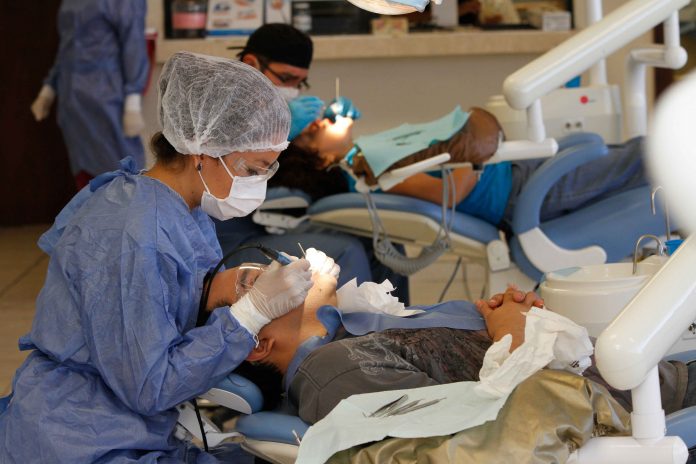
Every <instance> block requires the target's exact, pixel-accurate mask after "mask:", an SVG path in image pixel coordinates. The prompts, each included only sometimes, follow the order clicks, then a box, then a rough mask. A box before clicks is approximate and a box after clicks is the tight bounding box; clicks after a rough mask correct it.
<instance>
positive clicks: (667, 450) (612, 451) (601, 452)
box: [567, 437, 689, 464]
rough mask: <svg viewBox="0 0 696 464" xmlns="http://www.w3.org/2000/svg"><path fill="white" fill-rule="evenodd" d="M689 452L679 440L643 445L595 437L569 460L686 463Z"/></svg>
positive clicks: (574, 463)
mask: <svg viewBox="0 0 696 464" xmlns="http://www.w3.org/2000/svg"><path fill="white" fill-rule="evenodd" d="M688 457H689V451H688V450H687V448H686V445H684V442H683V441H682V440H681V439H680V438H679V437H663V438H662V439H660V440H657V441H654V442H644V443H643V442H641V441H639V440H636V439H635V438H633V437H602V438H593V439H592V440H590V441H589V442H588V443H587V444H586V445H585V446H583V447H582V448H580V449H579V450H578V451H576V452H575V453H574V454H573V455H571V457H570V459H568V461H567V463H568V464H584V463H587V464H590V463H591V464H605V463H606V464H616V463H620V462H630V463H631V464H668V463H669V464H684V463H685V462H686V460H687V459H688Z"/></svg>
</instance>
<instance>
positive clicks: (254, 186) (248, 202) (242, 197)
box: [198, 160, 267, 221]
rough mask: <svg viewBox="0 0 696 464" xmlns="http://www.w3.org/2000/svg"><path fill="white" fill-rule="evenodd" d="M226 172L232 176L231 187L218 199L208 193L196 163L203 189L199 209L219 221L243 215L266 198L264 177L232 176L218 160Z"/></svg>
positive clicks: (208, 190)
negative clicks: (225, 194)
mask: <svg viewBox="0 0 696 464" xmlns="http://www.w3.org/2000/svg"><path fill="white" fill-rule="evenodd" d="M220 162H221V163H222V166H223V167H224V168H225V171H227V174H229V176H230V177H231V178H232V187H230V193H229V195H227V197H226V198H223V199H220V198H217V197H215V196H213V195H212V194H211V193H210V189H209V188H208V184H206V183H205V180H203V175H202V174H201V165H200V164H199V165H198V175H199V176H200V178H201V181H202V182H203V186H204V187H205V191H204V192H203V196H202V197H201V209H202V210H203V211H204V212H205V213H206V214H208V215H209V216H212V217H214V218H215V219H218V220H220V221H224V220H227V219H232V218H236V217H244V216H247V215H248V214H249V213H251V212H252V211H254V210H255V209H256V208H258V207H259V206H261V203H263V201H264V200H265V199H266V183H267V180H266V179H261V178H260V177H259V176H249V177H239V176H233V175H232V173H231V172H230V170H229V169H228V168H227V165H226V164H225V162H224V161H222V160H220Z"/></svg>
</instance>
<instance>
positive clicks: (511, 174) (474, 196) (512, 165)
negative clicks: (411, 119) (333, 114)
mask: <svg viewBox="0 0 696 464" xmlns="http://www.w3.org/2000/svg"><path fill="white" fill-rule="evenodd" d="M500 134H501V128H500V125H499V123H498V121H497V120H496V119H495V117H494V116H493V115H492V114H490V113H488V112H486V111H485V110H482V109H480V108H473V109H471V110H470V112H469V117H468V120H466V122H465V124H464V125H463V126H462V127H461V128H459V130H457V131H456V132H455V133H454V135H452V136H451V137H450V138H448V139H446V140H442V141H439V142H436V143H434V144H432V145H431V146H430V147H428V148H427V149H425V150H420V151H418V152H416V153H414V154H412V155H410V156H408V157H406V158H404V159H402V160H401V161H399V162H397V163H395V164H394V165H393V166H391V167H390V168H394V167H401V166H403V165H407V164H410V163H412V162H414V161H418V160H421V159H424V158H427V157H431V156H434V155H437V154H439V153H443V152H447V153H450V154H451V155H452V162H471V163H474V164H478V163H483V162H484V161H486V160H487V159H488V158H490V156H492V155H493V154H494V153H495V151H496V150H497V148H498V142H499V140H500ZM642 145H643V144H642V138H635V139H632V140H629V141H628V142H626V143H624V144H621V145H615V146H610V153H609V154H608V155H607V156H605V157H602V158H600V159H598V160H595V161H593V162H591V163H587V164H584V165H582V166H580V167H579V168H577V169H576V170H575V171H574V172H572V173H570V174H567V175H566V176H564V177H563V178H561V179H560V180H559V181H558V182H557V183H556V185H555V186H554V187H553V188H552V189H551V191H550V192H549V194H548V195H547V197H546V200H545V201H544V204H543V205H542V210H541V221H542V222H543V221H547V220H550V219H553V218H555V217H558V216H561V215H563V214H566V213H568V212H571V211H573V210H576V209H579V208H581V207H584V206H586V205H589V204H591V203H595V202H597V201H600V200H602V199H604V198H606V197H609V196H612V195H615V194H618V193H620V192H623V191H626V190H630V189H634V188H637V187H641V186H644V185H647V180H646V176H645V171H644V168H643V161H642V154H643V146H642ZM358 148H359V147H357V146H356V145H355V144H354V143H353V138H352V120H349V119H341V118H338V119H337V120H336V122H331V121H329V120H326V119H324V120H321V121H316V122H314V123H312V124H311V125H310V126H308V127H307V129H305V131H304V132H303V133H302V134H300V136H298V137H297V138H296V139H295V140H293V141H292V142H291V144H290V146H289V147H288V148H287V149H286V150H285V151H284V152H283V153H282V154H281V155H280V158H279V161H280V166H281V167H280V169H279V171H278V173H277V174H276V175H275V176H274V177H273V178H272V179H271V180H270V182H269V185H271V186H284V187H290V188H297V189H300V190H304V191H305V192H307V193H308V194H309V195H310V196H312V198H313V199H315V200H316V199H319V198H322V197H324V196H328V195H333V194H336V193H341V192H347V191H350V190H351V188H352V185H353V184H352V180H350V179H348V178H347V177H346V175H345V174H344V173H342V172H341V169H340V168H338V167H337V163H338V161H340V160H341V159H343V158H344V157H346V156H347V155H350V156H352V159H353V166H354V168H353V170H354V172H355V173H356V174H360V175H364V176H365V178H366V181H367V183H368V184H374V183H375V181H376V180H375V177H374V175H373V174H372V173H371V171H370V168H369V166H368V165H367V163H366V162H365V160H364V158H362V157H361V156H360V152H359V150H358ZM544 161H545V159H531V160H521V161H514V162H503V163H496V164H491V165H486V166H485V167H484V168H483V171H476V170H475V169H474V168H473V167H463V168H458V169H455V170H454V171H453V179H454V186H455V189H454V195H453V197H452V198H450V201H449V204H450V206H452V205H456V209H457V210H458V211H460V212H463V213H466V214H470V215H472V216H475V217H478V218H480V219H483V220H485V221H487V222H489V223H491V224H493V225H496V226H499V227H502V228H504V229H505V230H510V229H511V222H512V215H513V212H514V210H515V205H516V201H517V197H518V195H519V194H520V192H521V191H522V188H523V187H524V185H525V184H526V182H527V181H528V180H529V178H530V177H531V175H532V174H533V173H534V172H535V171H536V170H537V168H539V167H540V166H541V164H542V163H543V162H544ZM389 193H395V194H401V195H406V196H412V197H416V198H420V199H423V200H427V201H430V202H433V203H437V204H440V203H442V179H441V178H439V177H436V176H433V175H429V174H423V173H421V174H416V175H415V176H413V177H410V178H408V179H406V180H405V181H404V182H402V183H400V184H398V185H396V186H395V187H393V188H392V189H391V190H389Z"/></svg>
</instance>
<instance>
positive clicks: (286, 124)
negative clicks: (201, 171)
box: [159, 52, 290, 157]
mask: <svg viewBox="0 0 696 464" xmlns="http://www.w3.org/2000/svg"><path fill="white" fill-rule="evenodd" d="M159 117H160V123H161V124H162V133H163V134H164V136H165V137H166V138H167V140H168V141H169V143H171V144H172V146H173V147H174V148H176V150H177V151H178V152H179V153H183V154H192V155H197V154H205V155H209V156H214V157H219V156H224V155H227V154H229V153H232V152H245V151H282V150H284V149H285V148H286V147H287V146H288V142H287V139H288V132H289V130H290V110H289V109H288V105H287V103H285V100H284V99H283V97H282V96H281V95H280V93H278V91H277V90H276V88H275V86H274V85H273V84H272V83H271V81H269V80H268V79H267V78H266V77H265V76H264V75H263V74H261V73H260V72H259V71H257V70H256V69H254V68H252V67H251V66H249V65H246V64H244V63H241V62H239V61H232V60H228V59H225V58H217V57H212V56H205V55H197V54H194V53H188V52H178V53H175V54H174V55H172V57H171V58H169V60H167V62H166V63H165V64H164V68H163V69H162V74H161V76H160V80H159Z"/></svg>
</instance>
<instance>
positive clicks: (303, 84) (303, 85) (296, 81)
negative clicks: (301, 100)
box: [259, 58, 310, 90]
mask: <svg viewBox="0 0 696 464" xmlns="http://www.w3.org/2000/svg"><path fill="white" fill-rule="evenodd" d="M259 65H260V67H261V72H266V71H268V72H269V73H270V74H271V75H273V76H274V77H275V78H276V79H278V80H279V81H280V82H281V83H283V84H285V85H289V86H292V87H296V88H298V89H300V90H307V89H309V87H310V86H309V82H307V78H306V77H305V78H304V79H303V78H301V77H299V76H295V75H293V74H279V73H277V72H275V71H274V70H272V69H271V68H270V67H269V65H270V62H269V61H268V60H266V59H265V58H264V59H261V58H260V59H259Z"/></svg>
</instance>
